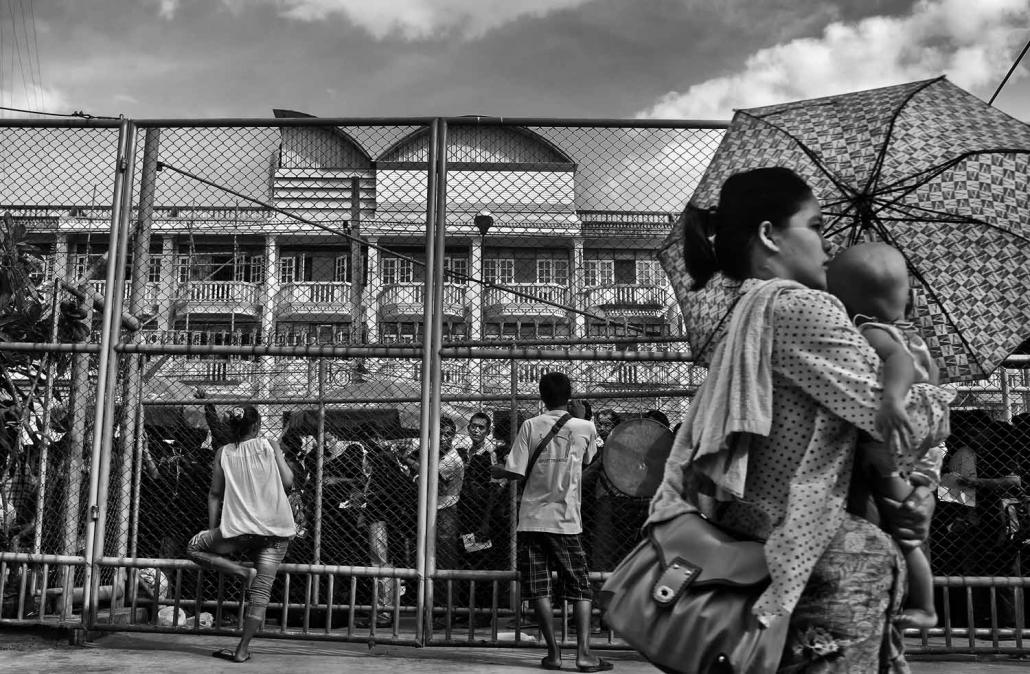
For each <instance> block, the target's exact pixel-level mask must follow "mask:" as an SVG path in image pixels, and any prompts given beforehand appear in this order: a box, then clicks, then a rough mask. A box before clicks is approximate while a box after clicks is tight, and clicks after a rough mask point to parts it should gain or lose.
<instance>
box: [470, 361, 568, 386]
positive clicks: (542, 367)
mask: <svg viewBox="0 0 1030 674" xmlns="http://www.w3.org/2000/svg"><path fill="white" fill-rule="evenodd" d="M554 369H555V365H554V363H550V362H539V363H516V364H515V384H516V386H517V387H518V389H519V390H520V391H523V392H526V391H532V390H533V389H534V388H535V387H536V386H537V385H539V383H540V377H541V376H542V375H543V374H544V373H546V372H551V371H553V370H554ZM483 383H484V384H485V385H486V386H488V387H491V388H497V387H500V388H503V389H505V390H507V388H509V387H510V386H511V363H510V362H503V363H498V362H488V363H485V364H484V365H483Z"/></svg>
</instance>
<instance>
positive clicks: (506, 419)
mask: <svg viewBox="0 0 1030 674" xmlns="http://www.w3.org/2000/svg"><path fill="white" fill-rule="evenodd" d="M0 134H4V135H5V138H4V140H5V141H7V142H5V146H6V147H12V148H19V149H18V151H17V152H15V153H13V155H14V156H13V157H12V158H11V159H10V160H9V161H8V162H7V163H6V164H5V165H4V166H3V169H2V170H3V171H4V175H3V176H2V178H3V180H2V181H0V211H6V212H9V213H10V214H11V221H12V222H13V223H17V224H19V225H24V226H25V228H26V232H25V236H24V238H25V240H26V242H27V243H26V245H29V244H31V245H32V246H35V247H36V248H37V249H38V251H37V252H38V257H39V259H40V264H39V265H37V267H38V268H37V269H35V270H34V271H33V274H34V276H33V279H32V283H33V284H34V285H35V286H38V287H39V288H40V289H41V296H40V297H39V298H38V299H39V305H40V306H41V307H42V309H41V310H40V313H39V314H38V315H34V316H35V318H36V320H35V323H37V324H38V326H39V327H38V328H37V330H36V332H35V333H31V334H30V333H26V335H27V336H23V337H20V338H13V337H12V338H11V339H10V340H8V341H7V343H5V344H2V345H0V349H2V351H0V353H2V355H3V357H4V358H5V359H6V360H5V366H6V367H7V371H8V372H10V376H9V377H8V378H7V383H9V386H8V385H6V384H5V390H6V391H7V392H6V393H5V394H4V396H5V397H4V398H3V401H4V403H3V404H4V405H5V410H7V411H5V414H16V415H21V416H15V417H9V418H14V419H15V423H14V424H13V425H12V424H8V426H7V428H9V429H14V430H10V431H9V432H8V435H9V436H10V437H9V441H8V442H7V445H5V447H6V446H9V447H10V449H8V450H5V451H6V452H7V453H6V454H5V457H4V459H5V472H4V480H5V481H4V483H3V488H4V498H5V501H4V517H5V519H4V534H5V541H6V547H5V549H4V552H2V553H0V590H2V591H3V595H4V605H3V613H2V614H0V622H2V621H5V620H35V621H44V622H45V621H60V622H70V621H74V620H76V619H78V616H79V615H84V616H85V622H86V624H88V625H90V626H91V627H93V628H97V629H176V628H182V627H184V626H185V627H190V628H193V629H207V630H215V631H224V630H229V629H233V628H234V627H235V626H236V625H237V624H238V623H239V620H240V617H241V616H242V615H243V609H244V604H243V602H242V601H241V598H242V597H243V592H242V584H241V582H240V581H239V580H237V579H235V578H233V577H232V576H230V575H221V574H217V573H214V572H211V571H202V570H200V569H199V568H198V567H197V566H195V565H194V564H193V563H192V562H191V561H188V560H187V544H188V542H189V541H190V539H191V538H192V537H193V536H194V534H196V533H198V532H199V531H201V530H204V529H207V528H208V526H209V524H212V523H214V522H216V521H217V520H212V519H211V518H212V515H211V510H210V507H211V506H210V505H209V496H208V492H209V488H210V487H211V484H212V476H213V470H214V466H213V464H214V459H215V457H216V452H217V450H219V448H220V447H223V446H225V445H230V444H232V442H233V440H234V437H233V430H232V423H231V419H230V420H229V421H228V422H227V421H226V416H227V415H229V416H232V415H233V414H234V413H237V412H238V411H239V410H242V409H244V408H247V407H249V406H253V407H254V408H255V409H256V410H257V411H258V413H259V414H260V417H261V429H260V436H261V437H264V438H269V439H274V440H276V441H277V442H278V443H279V444H280V445H281V447H282V449H283V452H284V456H285V458H286V460H287V462H288V464H289V466H290V467H291V470H292V472H293V474H294V478H295V479H294V484H293V487H292V490H291V493H290V495H289V498H290V502H291V505H292V509H293V512H294V516H295V520H296V522H297V525H298V529H299V533H298V536H297V537H296V538H294V539H293V540H292V541H291V542H290V544H289V547H288V551H287V553H286V556H285V559H284V564H283V565H282V567H281V569H280V574H279V576H278V578H277V581H276V582H275V584H274V586H273V590H272V596H271V600H270V603H269V609H268V612H267V614H266V616H265V625H264V629H265V631H266V632H280V633H284V634H300V635H304V636H305V637H306V638H311V637H322V638H334V639H361V640H365V639H367V638H368V636H369V631H370V630H371V631H372V634H373V635H374V637H375V638H376V639H377V640H386V641H395V642H398V643H401V642H410V643H428V642H437V641H441V640H442V641H445V642H446V641H454V640H461V641H466V640H485V641H488V642H493V643H512V642H518V641H521V640H523V639H525V638H527V635H531V634H532V630H531V629H530V628H527V626H526V622H527V620H528V616H526V615H524V612H523V606H522V603H521V601H520V599H519V594H518V590H517V586H516V584H515V583H514V582H513V580H514V578H515V573H514V569H515V563H514V562H515V558H514V554H515V553H514V540H515V535H514V518H515V509H514V506H515V503H516V501H515V498H516V495H515V492H514V488H513V487H510V486H507V485H505V484H504V483H501V482H498V481H496V480H492V479H491V477H490V473H489V467H490V465H491V464H493V463H495V462H497V461H499V460H503V458H504V456H505V454H506V452H507V451H508V449H509V448H510V446H511V443H512V441H513V439H514V436H515V433H516V431H517V430H518V427H519V425H520V424H521V422H522V421H524V420H525V419H527V418H530V417H532V416H534V415H536V414H538V413H539V412H541V411H542V408H541V406H540V402H539V399H538V398H539V396H538V392H537V384H538V382H539V379H540V376H541V374H543V373H545V372H548V371H562V372H565V373H566V374H568V375H569V377H570V379H571V380H572V381H573V383H574V387H575V393H574V395H575V397H577V398H580V399H583V400H585V401H586V402H587V403H588V404H589V408H590V411H591V413H592V414H593V419H594V421H595V425H596V426H597V429H598V432H599V435H600V437H601V438H602V440H603V441H604V444H605V445H607V446H608V447H613V446H617V447H618V448H620V449H623V450H625V451H620V452H616V451H608V452H606V453H604V454H605V457H606V458H605V460H604V461H598V462H596V463H595V464H593V465H592V466H591V467H590V468H589V469H588V470H587V471H586V472H585V474H584V483H583V487H582V492H583V493H582V496H583V518H584V527H585V531H584V543H585V545H586V551H587V554H588V561H589V564H590V568H591V571H592V572H594V575H593V576H592V577H593V579H594V580H595V581H600V580H601V579H602V578H603V574H604V573H606V572H607V571H610V570H611V569H612V567H613V566H614V565H615V564H616V563H617V562H618V560H619V559H621V558H622V556H624V554H625V553H626V552H627V551H628V550H629V549H631V548H632V547H633V545H634V543H635V542H636V541H637V540H638V539H639V535H640V533H639V530H640V525H641V523H642V522H643V519H644V517H645V515H646V510H647V503H648V500H649V499H648V494H649V493H650V492H649V490H650V491H653V489H654V483H655V480H656V479H658V477H660V474H661V473H660V471H661V461H660V460H659V461H657V462H655V461H653V460H649V455H648V449H649V448H655V449H654V451H655V452H658V453H660V451H661V448H663V447H664V448H667V447H668V446H669V444H670V443H671V438H672V434H673V429H674V427H675V425H676V424H677V423H678V422H679V421H680V420H681V419H682V418H683V417H684V415H685V413H686V409H687V405H688V404H689V400H690V396H691V395H692V393H693V391H694V390H695V388H696V387H697V386H698V385H699V384H700V383H701V381H702V380H703V378H704V376H705V374H706V373H705V371H704V369H703V368H700V367H697V366H694V365H693V364H692V363H691V361H690V357H689V350H688V349H687V347H686V344H685V343H684V341H683V338H682V325H681V320H682V319H681V317H680V314H679V309H678V307H677V304H676V302H675V299H674V297H673V295H672V292H671V289H670V287H669V284H668V281H667V279H666V275H665V273H664V272H663V270H662V269H661V267H660V265H659V263H658V260H657V255H656V253H657V250H658V248H659V246H660V245H661V242H662V241H663V239H664V238H665V236H666V235H667V233H668V231H669V228H670V225H671V222H672V219H673V218H674V217H675V215H676V214H677V212H678V211H679V210H680V209H681V208H682V205H683V202H684V201H685V199H686V198H687V196H688V195H689V194H690V192H691V191H692V189H693V185H694V184H695V183H696V181H697V180H698V179H699V178H700V176H701V174H702V172H703V171H704V168H705V166H706V164H707V162H708V158H709V157H710V156H711V154H712V153H713V152H714V150H715V148H716V146H717V145H718V143H719V141H720V139H721V136H722V129H721V128H715V127H711V126H696V125H690V124H679V125H675V124H665V123H655V122H625V123H585V122H579V123H562V122H558V121H545V120H524V121H522V122H520V123H516V122H507V121H504V122H501V121H499V120H485V119H456V120H432V119H418V120H412V119H406V120H364V121H359V120H318V119H314V118H310V117H307V116H305V115H302V114H300V113H293V112H289V111H277V112H276V118H275V119H272V120H264V121H260V122H253V121H249V122H246V123H243V122H232V123H230V122H203V123H200V122H186V121H182V122H146V123H144V122H140V123H138V124H136V123H132V122H128V121H121V122H112V123H97V122H91V123H88V124H87V123H83V124H77V125H75V124H72V125H65V126H58V125H50V126H47V125H45V124H36V125H35V126H34V125H32V124H31V123H24V124H16V125H11V126H9V127H4V128H0ZM1026 372H1027V371H1026V370H1019V369H1007V370H1002V371H1001V372H1000V373H999V374H997V375H995V377H994V378H992V379H991V380H990V381H988V382H984V383H983V384H982V385H977V386H972V387H971V386H965V387H962V388H961V391H960V395H959V397H958V399H957V400H956V403H955V406H956V417H955V418H956V422H955V425H956V429H957V432H956V434H955V436H953V439H952V442H953V443H959V442H961V443H963V444H961V446H960V445H959V444H955V446H954V447H951V453H950V456H949V459H948V462H947V468H946V475H945V481H944V484H946V485H949V487H950V488H951V491H948V492H947V495H944V496H942V506H941V513H942V514H941V516H940V517H938V520H937V525H936V528H935V531H934V533H933V537H932V541H931V546H930V548H931V553H932V560H933V564H934V570H935V573H936V574H938V575H940V576H949V577H956V576H978V577H979V576H1004V577H1007V578H1008V579H1009V580H1007V581H1004V582H1002V581H999V582H996V583H988V582H986V581H984V582H982V583H981V581H975V580H974V581H970V582H966V581H961V580H956V579H955V578H951V579H943V578H942V579H939V585H941V586H942V589H941V593H942V594H941V597H940V598H939V599H940V604H939V605H940V606H942V614H943V615H944V616H945V629H944V631H940V630H938V632H934V633H932V634H934V635H936V634H945V635H947V637H948V639H950V638H951V637H952V636H953V635H955V634H960V632H957V631H956V630H960V629H962V628H965V627H969V626H972V627H984V628H988V629H993V630H994V632H993V634H994V635H995V636H996V635H997V634H1002V633H1005V634H1014V635H1015V636H1016V637H1017V638H1019V639H1021V638H1022V626H1023V625H1024V624H1025V623H1024V622H1023V620H1024V617H1023V616H1022V612H1023V602H1022V596H1021V592H1022V590H1021V583H1022V581H1021V577H1022V575H1023V573H1022V566H1021V555H1020V551H1021V546H1022V543H1023V539H1024V537H1025V536H1024V533H1023V532H1022V531H1021V526H1022V523H1023V522H1024V521H1027V520H1026V519H1025V518H1024V517H1023V514H1024V513H1023V510H1022V508H1023V507H1024V505H1023V501H1022V500H1021V499H1020V498H1017V497H1018V495H1019V493H1020V490H1019V489H1018V488H1016V487H1014V486H1013V485H1014V482H1012V481H1011V480H1009V481H1008V482H1006V479H1007V478H1009V476H1011V475H1018V476H1021V475H1022V466H1021V462H1020V460H1019V456H1020V454H1021V451H1022V448H1023V446H1025V444H1026V440H1025V436H1021V435H1019V432H1017V429H1018V428H1024V427H1022V426H1019V421H1020V419H1021V418H1022V417H1020V416H1019V415H1020V413H1023V412H1026V411H1027V402H1028V401H1027V396H1028V393H1027V391H1028V390H1030V388H1028V384H1030V382H1028V381H1027V377H1026ZM12 387H13V388H12ZM28 394H31V395H28ZM24 400H30V401H32V403H31V404H29V403H24V404H23V402H22V401H24ZM965 419H968V422H966V421H964V420H965ZM1010 421H1012V422H1013V423H1008V422H1010ZM98 422H99V424H98ZM1003 422H1004V423H1003ZM959 427H964V430H958V429H959ZM94 428H96V429H97V430H98V431H99V432H98V433H94ZM962 438H965V439H964V440H962ZM644 439H646V441H645V440H644ZM977 443H979V444H977ZM620 455H625V456H629V457H631V459H632V460H625V461H624V462H623V463H621V464H620V463H618V461H617V458H618V456H620ZM970 465H971V466H973V467H972V468H970V467H969V466H970ZM945 491H947V490H945ZM943 493H944V492H942V494H943ZM974 495H975V503H972V502H971V500H972V498H973V496H974ZM948 499H952V500H950V501H949V500H948ZM988 511H990V513H995V511H997V514H998V517H997V519H996V520H991V522H992V523H991V525H990V527H988V526H987V524H985V522H986V518H987V517H988V516H989V513H988ZM990 516H993V515H990ZM970 528H972V529H973V530H975V531H976V532H977V537H978V538H975V542H974V537H973V536H972V535H971V534H970V533H969V531H970ZM988 558H990V560H988ZM963 583H964V584H963ZM970 583H972V585H971V584H970ZM977 583H981V585H983V588H982V589H981V588H980V587H979V586H978V587H976V588H975V589H974V588H973V587H972V586H973V585H976V584H977ZM949 584H958V585H961V586H962V587H963V588H967V587H968V591H967V589H962V590H955V589H954V588H952V587H947V586H948V585H949ZM981 593H983V594H982V596H981ZM69 597H70V598H71V601H69V600H68V599H67V598H69ZM83 607H85V613H84V614H81V613H80V611H82V610H83ZM943 607H947V608H943ZM996 607H1008V608H1002V609H999V608H996ZM992 610H993V611H994V612H993V613H992V612H991V611H992ZM1006 611H1007V612H1006ZM595 623H596V627H597V629H598V631H599V635H598V637H597V639H598V641H599V643H600V642H604V643H605V644H614V645H617V644H618V641H617V639H616V638H615V637H614V636H613V635H611V634H610V633H608V632H607V631H605V630H604V625H603V624H602V623H601V622H600V621H599V620H598V619H597V618H595ZM566 624H567V623H566ZM1004 630H1008V632H1004ZM961 634H966V635H968V636H969V639H974V637H975V636H976V633H975V632H973V631H966V632H961ZM970 643H972V642H970ZM996 645H997V644H995V646H996ZM924 647H925V648H931V649H933V648H939V647H940V646H939V645H937V644H936V643H931V642H929V641H926V642H924ZM947 647H951V642H950V641H949V642H948V646H947ZM1018 647H1019V648H1021V647H1022V646H1021V641H1020V642H1019V643H1018Z"/></svg>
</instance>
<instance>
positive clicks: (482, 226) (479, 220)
mask: <svg viewBox="0 0 1030 674" xmlns="http://www.w3.org/2000/svg"><path fill="white" fill-rule="evenodd" d="M472 222H473V223H474V224H475V225H476V227H477V228H478V229H479V235H480V236H482V237H484V238H485V237H486V235H487V232H489V231H490V228H491V227H493V225H494V216H493V213H491V212H490V211H487V210H482V211H479V213H478V214H477V215H476V217H475V218H473V219H472Z"/></svg>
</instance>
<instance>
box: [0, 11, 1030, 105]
mask: <svg viewBox="0 0 1030 674" xmlns="http://www.w3.org/2000/svg"><path fill="white" fill-rule="evenodd" d="M1028 38H1030V0H977V2H970V1H969V0H919V1H917V2H912V1H911V0H90V1H89V2H84V1H83V0H8V2H6V3H3V2H0V105H5V106H10V107H25V108H31V109H44V110H49V111H53V112H72V111H75V110H83V111H86V112H88V113H91V114H96V115H118V114H124V115H127V116H130V117H137V118H143V117H268V116H270V115H271V110H272V109H273V108H290V109H294V110H300V111H304V112H308V113H311V114H315V115H318V116H323V117H329V116H332V117H351V116H409V115H419V116H422V115H426V116H429V115H432V116H436V115H461V114H482V115H500V116H560V117H619V118H622V117H634V116H641V117H656V118H689V119H729V117H730V116H731V114H732V110H733V109H734V108H739V107H751V106H755V105H764V104H768V103H776V102H783V101H788V100H795V99H800V98H808V97H811V96H819V95H826V94H832V93H839V92H843V91H853V90H858V89H865V88H870V87H876V86H883V85H888V84H895V83H899V82H904V81H908V80H915V79H925V78H928V77H933V76H936V75H939V74H946V75H948V76H949V77H950V78H951V80H952V81H953V82H955V83H956V84H959V85H960V86H963V87H965V88H967V89H969V90H971V91H973V92H974V93H976V94H977V95H979V96H981V97H982V98H984V99H987V98H989V97H990V95H991V94H992V93H993V91H994V89H995V88H996V87H997V86H998V84H999V83H1000V81H1001V79H1002V77H1003V76H1004V75H1005V72H1006V71H1007V70H1008V67H1009V66H1010V65H1011V63H1012V61H1013V60H1014V59H1015V57H1016V56H1017V55H1018V54H1019V51H1020V50H1021V49H1022V47H1023V45H1024V44H1025V43H1026V41H1027V39H1028ZM1028 68H1030V57H1028V58H1027V60H1026V61H1025V62H1024V64H1023V66H1021V67H1020V68H1019V69H1017V71H1016V73H1015V74H1014V75H1013V78H1012V79H1011V80H1010V81H1009V83H1008V84H1007V85H1006V87H1005V89H1004V90H1003V92H1002V94H1001V95H1000V96H999V98H998V101H997V103H996V105H997V106H998V107H999V108H1001V109H1003V110H1005V111H1006V112H1009V113H1010V114H1012V115H1014V116H1016V117H1018V118H1020V119H1022V120H1024V121H1030V78H1028V77H1027V74H1028ZM4 114H6V115H7V116H10V113H4Z"/></svg>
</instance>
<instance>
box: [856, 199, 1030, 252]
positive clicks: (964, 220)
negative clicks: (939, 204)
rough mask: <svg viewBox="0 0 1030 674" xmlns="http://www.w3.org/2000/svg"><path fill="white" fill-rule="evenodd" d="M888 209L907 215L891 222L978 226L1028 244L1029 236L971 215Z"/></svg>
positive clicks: (898, 207) (901, 207) (897, 207)
mask: <svg viewBox="0 0 1030 674" xmlns="http://www.w3.org/2000/svg"><path fill="white" fill-rule="evenodd" d="M888 207H889V208H891V209H893V210H896V211H899V212H901V213H908V214H909V217H907V218H889V220H890V221H891V222H933V223H937V224H967V225H979V226H982V227H986V228H989V229H993V230H995V231H998V232H1003V233H1005V234H1009V235H1011V236H1013V237H1016V238H1017V239H1020V240H1022V241H1025V242H1026V243H1030V236H1027V235H1025V234H1022V233H1020V232H1016V231H1013V230H1011V229H1006V228H1005V227H1002V226H1001V225H996V224H994V223H993V222H988V221H987V220H981V219H980V218H975V217H973V216H971V215H958V214H956V213H948V212H946V211H934V210H931V209H928V208H924V207H922V206H917V205H915V204H898V203H892V204H890V205H889V206H888ZM921 213H926V214H931V215H934V216H941V215H944V216H948V217H944V218H942V217H932V218H931V217H924V216H922V215H920V214H921ZM876 217H877V219H878V220H881V221H882V220H885V219H888V218H884V217H883V216H882V215H881V214H879V213H878V214H876Z"/></svg>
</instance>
